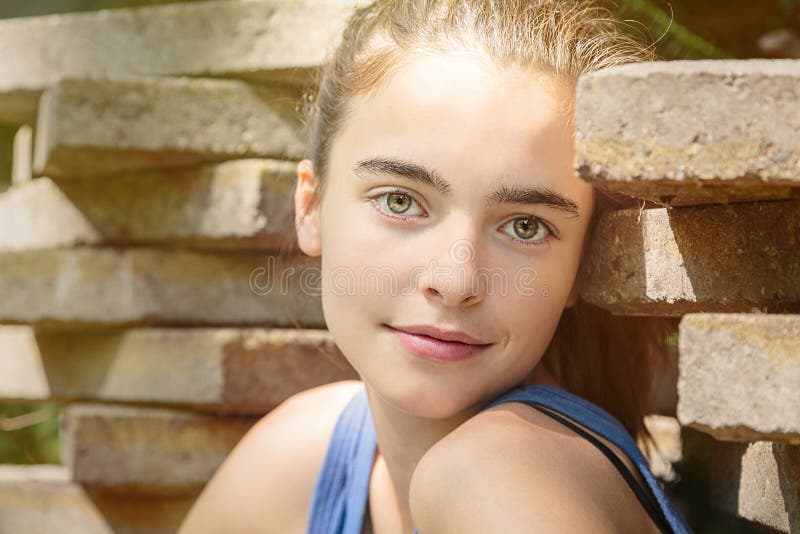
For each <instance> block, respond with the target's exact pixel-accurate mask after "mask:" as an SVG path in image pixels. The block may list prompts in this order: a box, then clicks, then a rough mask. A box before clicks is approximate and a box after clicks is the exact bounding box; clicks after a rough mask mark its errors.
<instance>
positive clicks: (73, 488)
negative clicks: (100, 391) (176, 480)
mask: <svg viewBox="0 0 800 534" xmlns="http://www.w3.org/2000/svg"><path fill="white" fill-rule="evenodd" d="M70 478H71V477H70V473H69V469H68V468H67V467H65V466H63V465H0V532H4V533H5V532H8V533H18V532H19V533H22V532H24V533H25V534H52V533H53V532H70V533H72V532H75V533H78V532H79V533H81V534H112V533H113V534H172V533H174V532H175V531H176V530H177V529H178V527H179V526H180V524H181V522H182V521H183V518H184V517H185V516H186V514H187V513H188V511H189V508H191V506H192V504H193V502H194V499H195V498H196V497H195V496H188V497H146V496H138V495H123V496H120V495H108V494H103V493H98V492H96V491H92V490H89V489H86V488H84V487H82V486H81V485H80V484H76V483H74V482H72V481H71V480H70Z"/></svg>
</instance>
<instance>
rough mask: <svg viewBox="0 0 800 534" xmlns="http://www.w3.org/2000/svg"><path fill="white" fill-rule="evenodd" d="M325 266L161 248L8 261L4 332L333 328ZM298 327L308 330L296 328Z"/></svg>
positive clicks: (1, 271) (3, 283) (2, 277)
mask: <svg viewBox="0 0 800 534" xmlns="http://www.w3.org/2000/svg"><path fill="white" fill-rule="evenodd" d="M320 282H321V276H320V268H319V258H318V257H315V258H311V257H308V256H305V255H302V256H287V257H283V258H282V261H279V258H278V257H277V256H271V255H267V254H256V253H237V254H233V253H210V252H194V251H184V250H174V251H166V250H160V249H154V248H129V249H111V248H97V249H95V248H76V249H66V250H64V249H55V250H45V251H33V252H2V253H0V295H3V298H2V299H0V322H4V323H11V324H19V323H28V324H35V325H37V326H42V327H50V326H53V327H80V328H85V327H87V326H121V325H132V324H162V325H167V324H180V325H194V326H204V325H205V326H209V325H215V326H225V325H228V326H236V325H241V326H294V327H298V326H300V327H304V328H323V327H324V326H325V321H324V317H323V314H322V302H321V299H320V294H321V291H320V286H321V283H320ZM297 321H299V324H298V323H297Z"/></svg>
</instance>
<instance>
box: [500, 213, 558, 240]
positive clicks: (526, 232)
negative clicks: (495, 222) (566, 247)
mask: <svg viewBox="0 0 800 534" xmlns="http://www.w3.org/2000/svg"><path fill="white" fill-rule="evenodd" d="M509 226H510V227H511V228H512V230H513V232H514V234H515V235H516V236H517V237H518V239H517V238H514V236H512V239H514V241H517V242H519V243H522V244H523V245H542V244H544V243H546V242H547V241H548V238H549V236H550V235H551V234H552V233H553V232H552V231H551V230H550V227H549V226H547V224H545V223H543V222H542V221H540V220H539V219H537V218H536V217H517V218H516V219H512V220H510V221H508V222H507V223H506V224H504V225H503V228H506V227H509ZM537 235H539V236H541V237H540V238H539V239H534V238H535V237H536V236H537Z"/></svg>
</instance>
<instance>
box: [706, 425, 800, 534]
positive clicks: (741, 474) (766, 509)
mask: <svg viewBox="0 0 800 534" xmlns="http://www.w3.org/2000/svg"><path fill="white" fill-rule="evenodd" d="M710 458H711V462H710V465H709V468H710V469H709V479H710V480H709V482H710V486H711V503H712V506H714V507H715V508H716V509H718V510H720V511H722V512H725V513H727V514H730V515H732V516H735V517H741V518H744V519H747V520H749V521H753V522H755V523H758V524H760V525H764V526H767V527H770V528H772V529H775V530H777V531H778V532H786V533H791V534H794V533H796V532H800V447H798V446H793V445H786V444H782V443H771V442H769V441H757V442H754V443H732V442H715V443H714V447H713V449H712V451H711V456H710Z"/></svg>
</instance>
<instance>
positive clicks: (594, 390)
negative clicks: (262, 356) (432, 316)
mask: <svg viewBox="0 0 800 534" xmlns="http://www.w3.org/2000/svg"><path fill="white" fill-rule="evenodd" d="M465 48H466V49H469V50H474V51H476V52H479V53H482V54H485V55H486V56H488V57H489V58H490V59H491V60H492V61H493V62H494V63H495V64H496V65H497V66H499V67H505V68H510V67H516V68H523V69H531V70H532V71H538V72H543V73H546V74H549V75H551V76H553V77H555V78H557V79H559V80H562V81H565V82H567V83H569V84H572V87H574V86H575V84H576V83H577V80H578V77H579V76H581V75H582V74H585V73H588V72H592V71H594V70H598V69H602V68H605V67H610V66H613V65H619V64H623V63H631V62H637V61H647V60H653V59H656V57H655V52H654V51H653V46H652V45H645V44H642V43H641V42H640V41H639V40H637V39H636V38H635V37H633V36H632V35H631V34H630V33H628V32H626V31H623V27H622V25H621V24H620V22H618V21H617V20H616V19H615V18H614V16H613V13H612V12H611V11H610V10H608V9H607V8H604V7H601V6H598V5H595V4H593V3H591V2H585V1H582V2H579V1H568V0H377V1H375V2H373V3H371V4H369V5H367V6H364V7H361V8H358V9H356V10H355V11H354V13H353V14H352V16H351V17H350V19H349V21H348V23H347V25H346V27H345V29H344V32H343V34H342V36H341V40H340V42H339V43H338V45H337V46H336V47H335V49H334V50H333V52H332V53H331V54H329V58H328V59H327V61H326V62H325V63H324V64H323V66H322V68H321V69H320V70H319V72H318V78H317V80H316V82H315V85H314V87H313V88H312V89H311V90H310V92H309V93H308V94H307V96H306V98H305V108H304V114H303V120H304V124H305V128H306V136H307V147H308V152H309V159H311V161H312V164H313V168H314V173H315V175H316V177H317V180H318V182H319V184H320V185H319V187H318V190H317V195H316V199H317V201H319V200H320V199H321V198H322V195H323V194H324V189H325V184H326V183H327V180H326V175H327V172H328V157H329V153H330V147H331V144H332V141H333V139H334V137H335V136H336V134H337V132H339V131H340V130H341V128H342V126H343V124H344V123H345V122H346V119H347V113H348V104H349V101H350V99H351V98H352V97H353V96H356V95H364V94H367V93H369V92H371V91H375V90H376V89H377V88H378V87H379V85H380V84H381V82H382V81H383V80H385V79H386V77H387V75H388V74H389V73H390V72H391V71H392V69H394V68H396V67H398V66H399V65H401V64H402V62H403V61H404V60H406V59H407V58H409V57H411V56H412V55H414V54H419V53H431V52H433V53H436V52H446V51H454V50H462V49H465ZM570 105H571V104H570ZM568 116H569V117H571V113H570V114H569V115H568ZM612 207H613V199H611V198H610V197H606V196H604V195H601V194H599V193H598V192H597V190H595V208H594V209H593V214H592V221H591V222H590V226H589V230H588V232H587V238H586V240H585V243H584V256H585V252H586V250H587V249H588V245H589V242H590V240H591V236H592V235H593V230H594V227H595V226H596V221H597V218H598V216H599V215H600V214H601V213H602V212H604V211H606V210H608V209H611V208H612ZM665 326H666V323H665V322H663V321H661V322H659V321H650V320H647V319H642V318H633V317H631V318H620V317H615V316H612V315H611V314H610V313H608V312H606V311H605V310H602V309H600V308H597V307H595V306H592V305H590V304H588V303H586V302H584V301H582V300H581V299H580V298H579V299H578V302H577V303H576V304H575V305H574V306H573V307H572V308H567V309H565V310H564V313H563V314H562V317H561V320H560V323H559V325H558V328H557V330H556V333H555V334H554V336H553V339H552V340H551V342H550V345H549V346H548V349H547V350H546V352H545V354H544V356H543V358H544V365H545V367H546V368H547V369H548V370H549V371H550V372H552V373H553V374H554V375H555V376H556V377H557V378H558V379H559V380H560V381H561V382H562V384H564V386H565V387H566V388H567V389H568V390H569V391H571V392H573V393H575V394H577V395H579V396H581V397H583V398H586V399H587V400H589V401H591V402H594V403H596V404H598V405H599V406H601V407H603V408H604V409H606V410H607V411H608V412H609V413H611V414H612V415H614V416H615V417H617V418H618V419H619V420H620V422H622V424H623V425H624V426H625V427H626V429H627V430H628V431H629V432H630V433H631V435H632V436H634V437H637V438H644V439H648V440H651V441H652V439H651V436H650V434H649V433H648V432H647V429H646V427H645V426H644V424H643V416H644V414H646V413H648V412H649V411H650V410H651V409H652V403H653V398H652V397H653V393H654V377H655V372H656V371H657V370H661V367H659V365H658V364H659V363H663V361H661V360H662V358H663V356H664V355H665V354H666V348H665V345H664V344H665V342H666V329H665Z"/></svg>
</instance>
